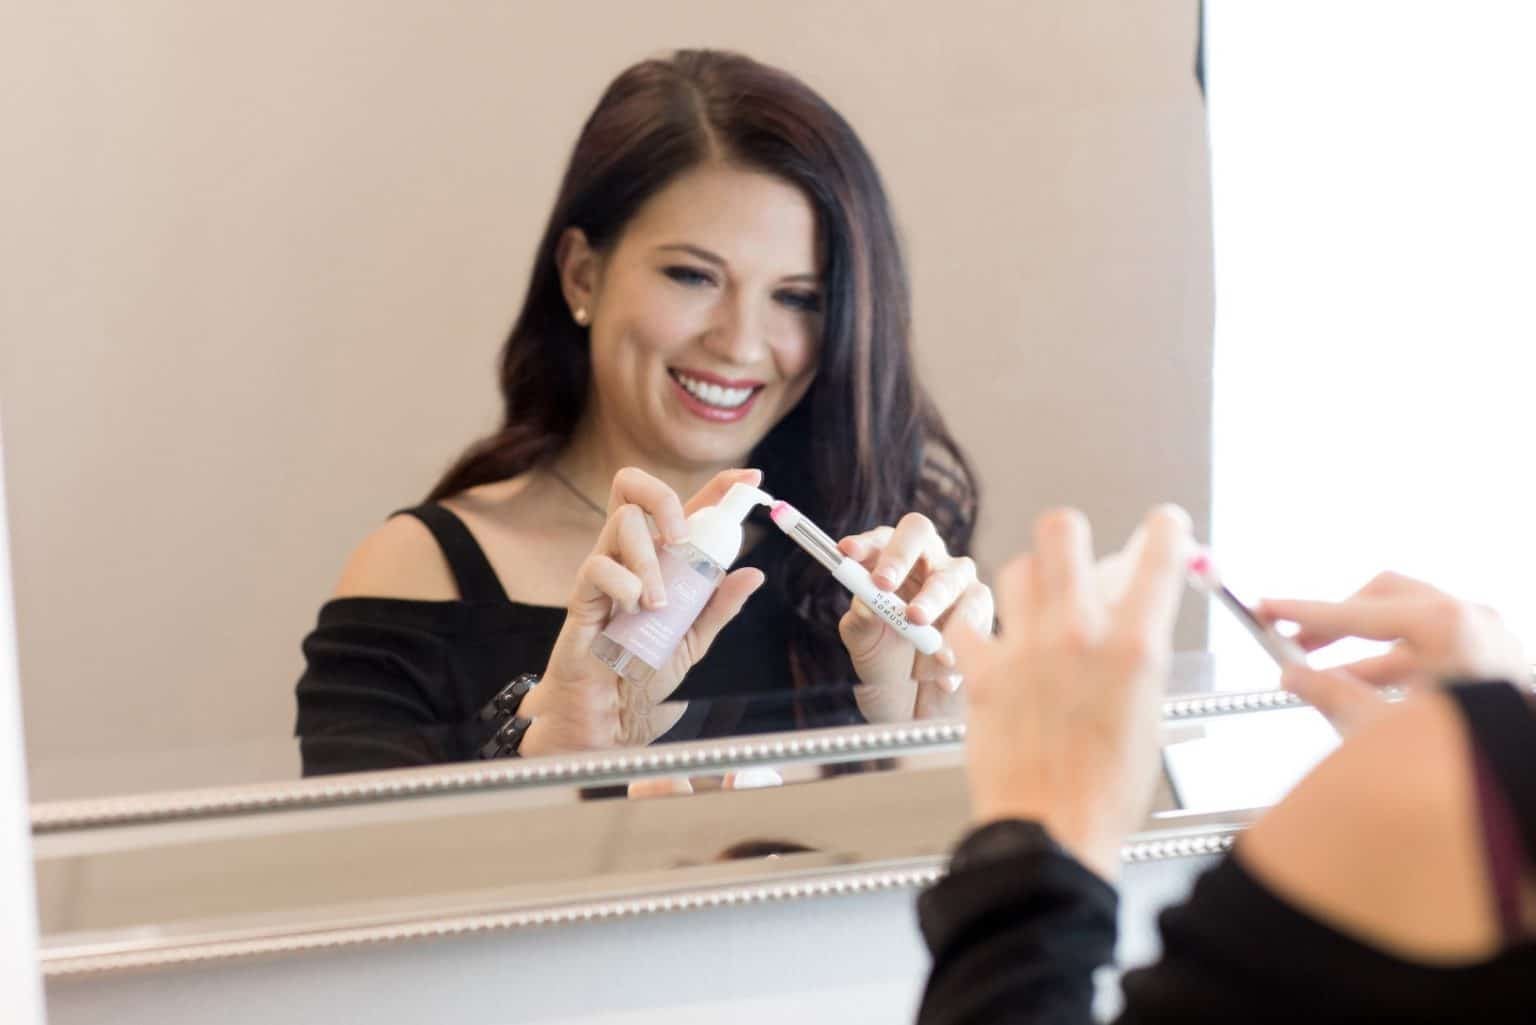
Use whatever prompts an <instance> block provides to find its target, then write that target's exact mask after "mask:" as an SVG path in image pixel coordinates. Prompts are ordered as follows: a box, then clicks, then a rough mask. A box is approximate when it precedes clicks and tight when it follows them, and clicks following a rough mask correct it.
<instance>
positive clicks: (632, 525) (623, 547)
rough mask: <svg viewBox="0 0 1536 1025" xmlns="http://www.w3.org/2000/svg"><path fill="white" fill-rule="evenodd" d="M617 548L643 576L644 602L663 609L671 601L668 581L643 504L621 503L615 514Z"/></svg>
mask: <svg viewBox="0 0 1536 1025" xmlns="http://www.w3.org/2000/svg"><path fill="white" fill-rule="evenodd" d="M613 522H614V535H615V536H614V542H613V543H614V549H615V551H616V554H617V555H618V557H619V561H620V562H622V563H623V564H624V566H625V568H627V569H628V570H629V571H630V572H631V573H633V574H635V576H637V577H639V578H640V583H641V587H642V594H641V599H640V600H641V601H642V602H643V603H644V605H645V607H646V608H649V609H659V608H662V607H663V606H665V605H666V604H667V583H666V581H665V580H664V579H662V576H661V563H660V562H659V561H657V558H656V542H654V541H652V540H651V530H650V528H649V527H648V526H646V523H645V514H644V513H642V512H641V511H640V507H639V506H635V505H625V506H620V507H619V509H618V510H617V511H616V512H615V513H614V514H613Z"/></svg>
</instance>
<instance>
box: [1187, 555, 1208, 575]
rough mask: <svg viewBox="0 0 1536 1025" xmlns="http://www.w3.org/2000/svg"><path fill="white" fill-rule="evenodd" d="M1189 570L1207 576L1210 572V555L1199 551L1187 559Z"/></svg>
mask: <svg viewBox="0 0 1536 1025" xmlns="http://www.w3.org/2000/svg"><path fill="white" fill-rule="evenodd" d="M1189 571H1190V572H1191V573H1198V574H1200V575H1201V576H1208V575H1209V574H1210V572H1211V555H1210V553H1209V552H1200V553H1199V554H1197V555H1196V556H1194V557H1193V558H1192V559H1190V560H1189Z"/></svg>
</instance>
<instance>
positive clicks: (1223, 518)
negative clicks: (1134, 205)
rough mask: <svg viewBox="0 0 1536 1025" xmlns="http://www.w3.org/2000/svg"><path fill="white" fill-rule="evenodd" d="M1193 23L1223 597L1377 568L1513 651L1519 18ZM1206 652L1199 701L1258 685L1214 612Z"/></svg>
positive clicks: (1269, 17) (1528, 311) (1521, 174)
mask: <svg viewBox="0 0 1536 1025" xmlns="http://www.w3.org/2000/svg"><path fill="white" fill-rule="evenodd" d="M1206 8H1207V11H1206V72H1207V74H1206V82H1207V95H1208V102H1209V109H1210V142H1211V152H1212V193H1213V202H1214V217H1215V220H1214V225H1215V255H1216V357H1215V411H1214V440H1215V451H1214V475H1215V476H1214V482H1213V487H1214V492H1213V509H1212V520H1213V524H1212V541H1213V545H1214V549H1215V552H1216V555H1217V559H1218V562H1219V563H1220V565H1221V566H1222V569H1223V573H1224V575H1225V576H1226V578H1227V581H1228V583H1229V584H1231V585H1232V587H1233V589H1234V590H1235V591H1237V592H1238V594H1239V595H1240V596H1243V597H1245V598H1253V599H1256V598H1257V597H1259V596H1261V595H1269V596H1287V597H1323V598H1341V597H1343V596H1345V595H1347V594H1349V593H1350V592H1351V591H1353V590H1354V589H1355V588H1357V587H1359V586H1360V585H1362V584H1364V583H1365V582H1366V581H1367V580H1369V579H1370V577H1371V576H1373V575H1374V574H1375V573H1376V572H1377V571H1379V570H1382V569H1389V568H1390V569H1396V570H1399V571H1401V572H1404V573H1408V574H1410V575H1413V576H1418V577H1421V578H1423V579H1426V580H1428V581H1430V582H1432V583H1435V584H1437V585H1440V586H1442V587H1444V588H1446V589H1447V590H1450V591H1451V592H1452V593H1454V594H1457V595H1459V596H1461V597H1464V598H1468V599H1473V600H1477V601H1483V602H1487V603H1488V604H1490V605H1493V606H1495V607H1496V608H1498V609H1500V610H1501V611H1502V612H1503V613H1504V615H1505V618H1506V621H1508V622H1509V623H1510V624H1511V625H1512V626H1513V627H1514V628H1515V629H1516V630H1517V632H1519V633H1521V635H1522V636H1523V637H1524V638H1525V641H1526V645H1527V651H1528V653H1532V654H1536V507H1533V501H1532V499H1533V492H1536V487H1533V483H1532V482H1533V475H1536V470H1533V465H1536V402H1533V387H1532V386H1533V383H1536V382H1533V373H1532V371H1533V369H1536V356H1533V352H1536V131H1533V126H1536V59H1533V58H1532V53H1533V52H1536V4H1533V3H1530V2H1529V0H1508V2H1493V0H1462V2H1459V3H1455V4H1449V3H1443V2H1405V0H1377V2H1365V0H1327V2H1324V0H1285V2H1283V3H1282V2H1256V0H1206ZM1211 647H1212V650H1213V652H1214V653H1215V662H1216V665H1217V667H1218V670H1219V674H1218V685H1219V686H1221V687H1224V688H1229V689H1239V690H1249V689H1259V688H1263V687H1268V686H1273V685H1274V684H1275V683H1276V678H1277V673H1276V671H1275V670H1274V668H1273V665H1272V664H1271V663H1269V662H1267V660H1266V659H1265V658H1264V656H1263V655H1262V653H1260V652H1259V650H1258V648H1257V647H1256V646H1255V645H1254V644H1253V642H1252V641H1251V640H1250V639H1248V638H1247V637H1246V636H1245V635H1244V634H1243V633H1242V631H1241V629H1240V628H1239V627H1237V626H1236V624H1235V623H1234V622H1232V621H1231V617H1230V616H1229V615H1228V614H1227V613H1225V612H1224V611H1222V610H1220V609H1215V608H1214V607H1213V612H1212V621H1211ZM1359 653H1360V649H1358V648H1357V649H1355V651H1354V652H1353V654H1359ZM1349 654H1351V653H1350V652H1348V651H1345V652H1341V653H1339V656H1338V657H1344V656H1346V655H1349ZM1334 660H1335V661H1336V660H1337V658H1335V659H1334Z"/></svg>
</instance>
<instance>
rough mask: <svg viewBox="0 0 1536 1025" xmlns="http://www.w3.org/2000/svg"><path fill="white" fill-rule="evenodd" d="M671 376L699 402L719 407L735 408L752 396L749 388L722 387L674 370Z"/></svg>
mask: <svg viewBox="0 0 1536 1025" xmlns="http://www.w3.org/2000/svg"><path fill="white" fill-rule="evenodd" d="M672 376H673V377H675V378H677V383H678V384H680V385H682V386H683V387H684V388H686V389H688V394H690V395H692V396H693V397H694V398H696V399H698V400H699V401H700V402H705V403H708V404H709V405H711V406H719V407H720V408H721V409H735V408H736V407H737V406H740V405H741V404H742V403H744V402H746V401H747V400H748V399H750V398H751V397H752V389H751V388H723V387H721V386H720V385H718V384H711V383H710V382H708V381H700V380H698V379H697V378H693V377H688V376H687V375H685V374H680V373H677V372H676V371H674V372H673V375H672Z"/></svg>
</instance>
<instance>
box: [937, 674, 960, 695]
mask: <svg viewBox="0 0 1536 1025" xmlns="http://www.w3.org/2000/svg"><path fill="white" fill-rule="evenodd" d="M964 682H965V677H963V676H961V675H960V674H959V673H945V674H944V675H943V676H941V677H939V683H941V684H942V685H943V686H944V689H945V690H947V691H949V692H950V693H951V694H953V693H954V692H955V691H957V690H959V689H960V685H961V684H962V683H964Z"/></svg>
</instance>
